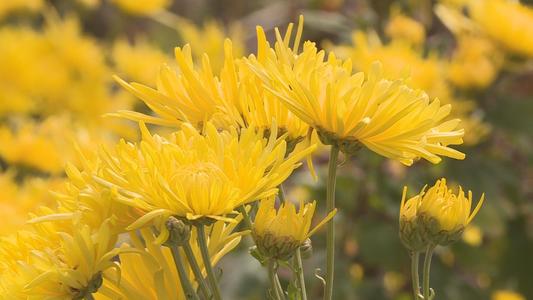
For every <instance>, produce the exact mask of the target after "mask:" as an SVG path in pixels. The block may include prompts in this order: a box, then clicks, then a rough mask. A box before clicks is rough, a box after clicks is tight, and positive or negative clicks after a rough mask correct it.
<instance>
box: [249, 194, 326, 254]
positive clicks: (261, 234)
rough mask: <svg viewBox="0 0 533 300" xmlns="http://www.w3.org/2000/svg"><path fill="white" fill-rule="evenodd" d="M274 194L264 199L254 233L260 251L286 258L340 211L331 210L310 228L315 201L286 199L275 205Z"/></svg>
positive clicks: (258, 212) (254, 226)
mask: <svg viewBox="0 0 533 300" xmlns="http://www.w3.org/2000/svg"><path fill="white" fill-rule="evenodd" d="M274 204H275V197H274V196H272V197H269V198H266V199H263V200H261V202H260V204H259V210H258V211H257V215H256V217H255V220H254V225H253V231H252V234H253V235H254V237H255V241H256V243H257V247H258V249H259V251H260V252H261V254H263V255H265V256H267V257H272V258H279V259H286V258H288V257H290V256H292V254H293V253H294V251H295V250H296V249H297V248H298V247H300V245H302V244H303V243H304V242H305V240H306V239H308V238H309V237H310V236H311V235H313V233H315V232H316V231H317V230H318V229H319V228H320V227H322V226H323V225H324V224H326V223H327V222H328V221H329V220H331V218H333V216H334V215H335V213H336V212H337V210H336V209H335V210H333V211H331V212H330V213H329V214H328V215H327V216H326V217H325V218H324V219H323V220H322V221H320V223H319V224H318V225H317V226H315V227H314V228H313V229H311V221H312V219H313V215H314V213H315V208H316V202H315V201H313V202H311V203H307V204H304V202H303V200H300V208H299V210H298V212H296V207H295V206H294V204H292V203H291V202H285V203H283V204H282V205H281V206H280V207H279V208H278V209H276V208H275V207H274Z"/></svg>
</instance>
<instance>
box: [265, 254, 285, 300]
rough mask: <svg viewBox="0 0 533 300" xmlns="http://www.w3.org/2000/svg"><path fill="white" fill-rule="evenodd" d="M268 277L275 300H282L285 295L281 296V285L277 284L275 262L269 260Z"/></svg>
mask: <svg viewBox="0 0 533 300" xmlns="http://www.w3.org/2000/svg"><path fill="white" fill-rule="evenodd" d="M268 277H269V278H270V284H271V285H272V292H273V293H274V296H275V298H276V300H284V299H285V295H284V294H283V288H282V287H281V283H280V282H279V278H278V273H277V268H276V262H275V261H274V260H270V261H269V262H268Z"/></svg>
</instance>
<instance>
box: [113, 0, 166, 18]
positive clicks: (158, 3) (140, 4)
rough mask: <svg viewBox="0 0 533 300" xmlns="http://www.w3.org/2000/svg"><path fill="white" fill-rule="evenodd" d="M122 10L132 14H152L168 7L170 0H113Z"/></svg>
mask: <svg viewBox="0 0 533 300" xmlns="http://www.w3.org/2000/svg"><path fill="white" fill-rule="evenodd" d="M112 1H113V3H114V4H115V5H117V6H118V7H119V8H120V9H121V10H123V11H125V12H127V13H129V14H132V15H151V14H154V13H157V12H159V11H161V10H164V9H166V8H167V7H168V6H169V5H170V4H171V3H172V2H171V1H169V0H112Z"/></svg>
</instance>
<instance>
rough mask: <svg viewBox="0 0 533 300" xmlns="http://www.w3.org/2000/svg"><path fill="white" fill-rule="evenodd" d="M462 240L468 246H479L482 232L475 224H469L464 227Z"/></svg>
mask: <svg viewBox="0 0 533 300" xmlns="http://www.w3.org/2000/svg"><path fill="white" fill-rule="evenodd" d="M463 241H465V243H467V244H469V245H470V246H475V247H477V246H479V245H481V242H482V241H483V232H482V231H481V229H480V228H479V227H477V226H475V225H471V226H468V227H466V228H465V231H464V232H463Z"/></svg>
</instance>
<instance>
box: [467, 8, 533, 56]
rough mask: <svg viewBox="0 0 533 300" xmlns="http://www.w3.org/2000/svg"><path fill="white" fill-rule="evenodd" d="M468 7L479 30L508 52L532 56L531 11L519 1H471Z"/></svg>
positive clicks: (532, 30)
mask: <svg viewBox="0 0 533 300" xmlns="http://www.w3.org/2000/svg"><path fill="white" fill-rule="evenodd" d="M468 7H469V8H470V13H471V15H472V19H473V20H474V21H475V22H476V23H477V24H478V25H479V26H480V27H481V29H482V30H483V31H484V32H485V33H486V34H487V35H488V36H490V37H491V38H493V39H494V40H495V41H497V42H498V43H500V44H501V45H502V46H503V47H505V48H506V49H507V50H509V51H510V52H513V53H516V54H519V55H524V56H528V57H532V56H533V9H532V8H531V7H528V6H526V5H524V4H521V3H520V2H519V1H509V0H483V1H480V0H473V1H470V2H469V5H468Z"/></svg>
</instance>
